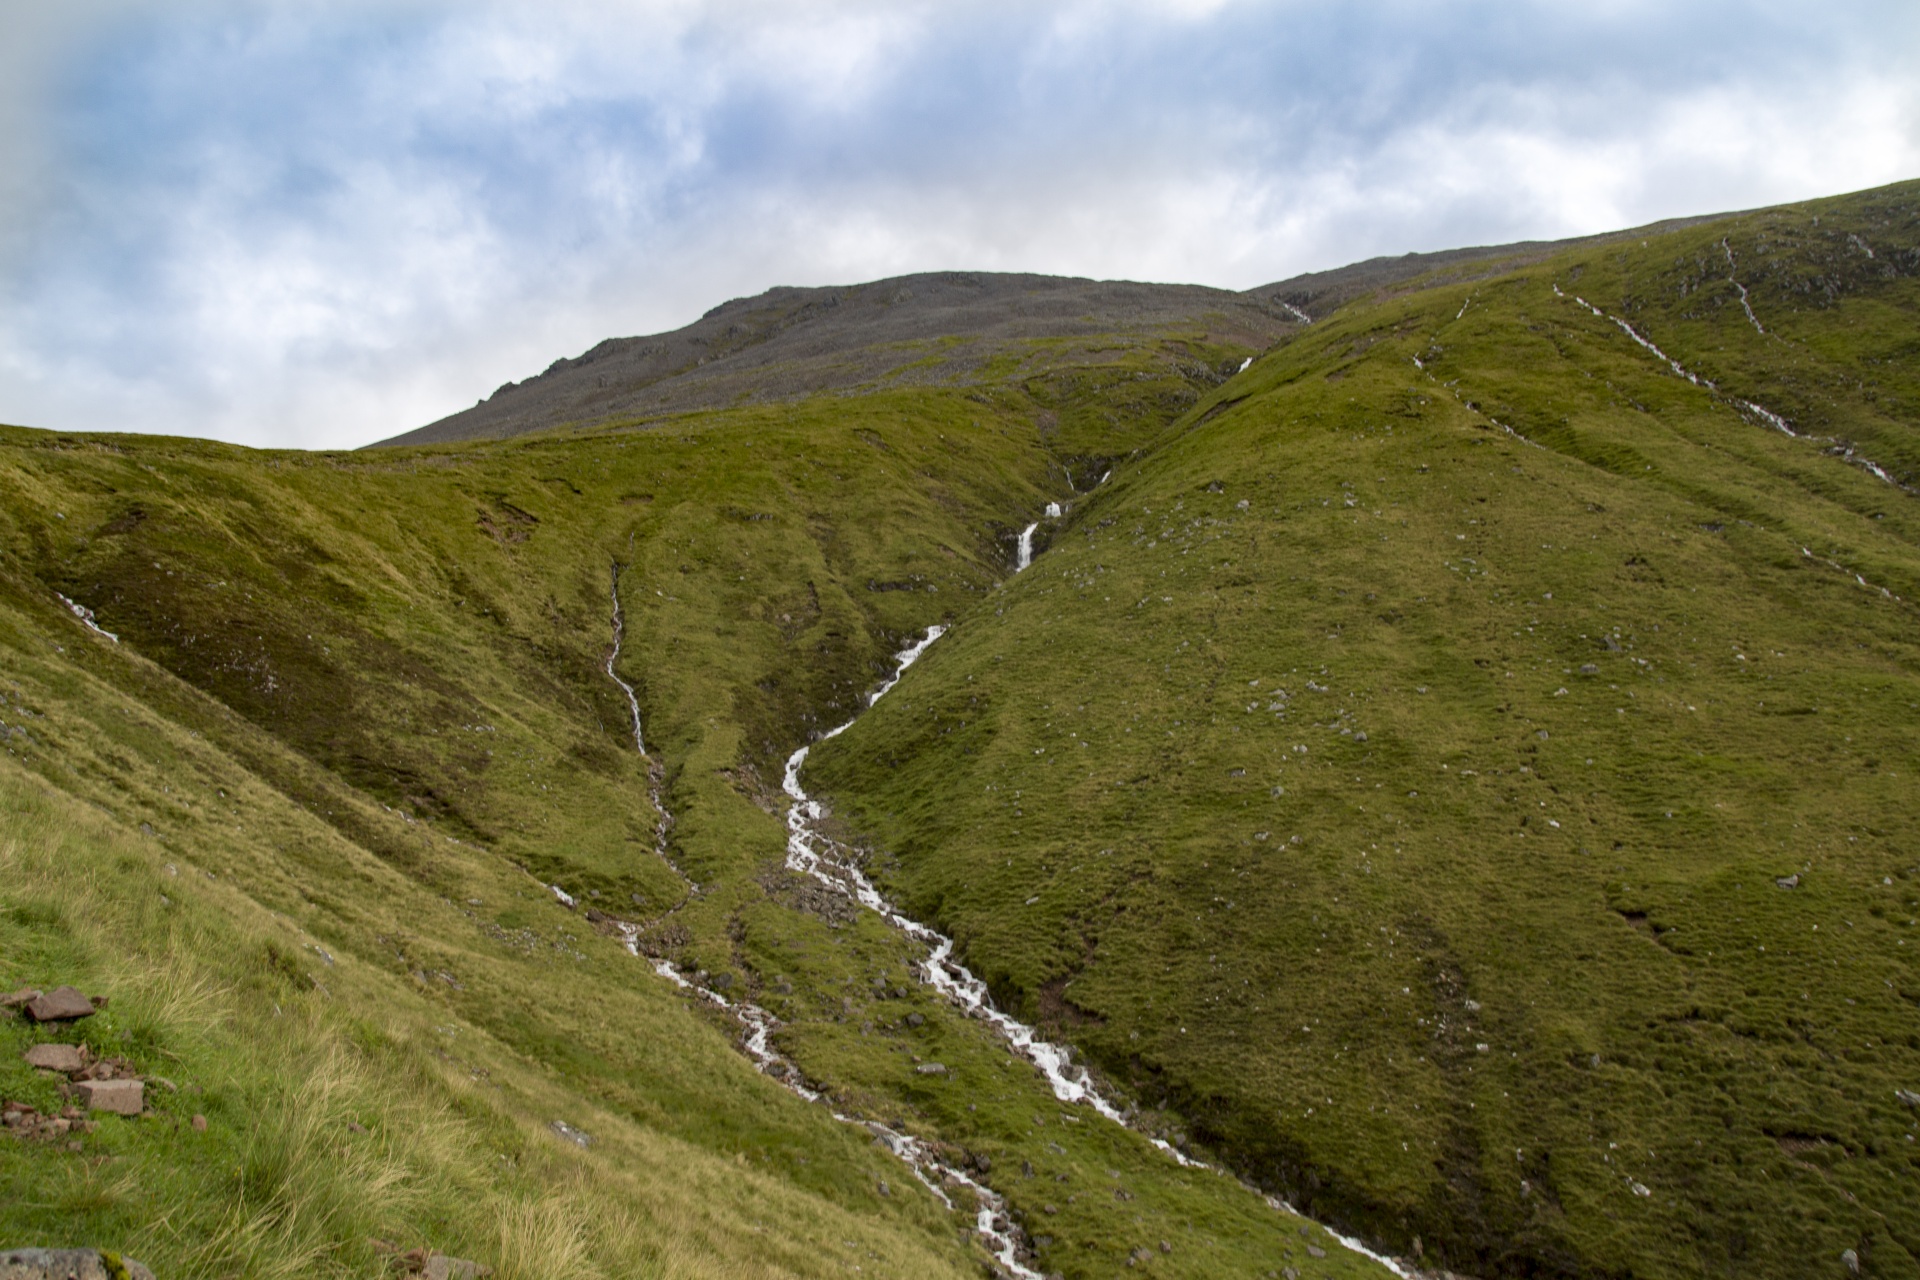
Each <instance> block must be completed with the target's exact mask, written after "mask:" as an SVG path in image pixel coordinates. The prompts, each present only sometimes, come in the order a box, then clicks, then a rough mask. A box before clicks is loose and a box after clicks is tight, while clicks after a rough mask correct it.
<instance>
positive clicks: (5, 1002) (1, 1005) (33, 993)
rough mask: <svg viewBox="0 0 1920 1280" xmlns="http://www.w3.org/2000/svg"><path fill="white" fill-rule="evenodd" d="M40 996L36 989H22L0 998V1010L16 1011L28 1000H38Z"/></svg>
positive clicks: (38, 990)
mask: <svg viewBox="0 0 1920 1280" xmlns="http://www.w3.org/2000/svg"><path fill="white" fill-rule="evenodd" d="M40 995H41V992H40V989H39V988H38V987H22V988H20V989H19V990H18V991H13V992H9V993H8V994H6V995H4V996H0V1009H18V1008H20V1007H21V1006H23V1005H25V1004H26V1003H27V1002H28V1001H30V1000H38V999H39V998H40Z"/></svg>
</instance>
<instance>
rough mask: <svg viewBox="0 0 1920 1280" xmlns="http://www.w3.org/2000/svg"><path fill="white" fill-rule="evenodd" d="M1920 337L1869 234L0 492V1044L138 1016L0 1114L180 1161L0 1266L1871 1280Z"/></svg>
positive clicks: (13, 466) (126, 455)
mask: <svg viewBox="0 0 1920 1280" xmlns="http://www.w3.org/2000/svg"><path fill="white" fill-rule="evenodd" d="M1916 277H1920V183H1906V184H1901V185H1898V186H1894V187H1889V188H1883V189H1880V190H1877V191H1871V192H1865V193H1861V194H1858V195H1853V196H1844V197H1838V198H1835V199H1831V200H1822V201H1812V202H1806V203H1803V204H1798V205H1792V206H1783V207H1781V208H1778V209H1770V210H1760V211H1754V212H1750V213H1744V214H1738V215H1730V216H1726V217H1720V218H1714V219H1703V220H1691V221H1687V222H1682V223H1676V224H1667V225H1664V226H1661V227H1655V228H1645V229H1640V230H1637V231H1634V232H1628V233H1620V234H1618V235H1615V236H1610V237H1599V238H1593V239H1590V240H1585V241H1580V242H1571V243H1565V244H1558V245H1526V246H1503V247H1498V248H1494V249H1488V250H1476V251H1463V252H1462V253H1461V254H1460V255H1454V256H1448V255H1438V256H1433V257H1427V258H1418V259H1413V260H1401V259H1393V260H1386V261H1384V262H1382V261H1376V262H1373V263H1365V264H1358V265H1357V266H1356V267H1354V268H1348V269H1346V271H1345V272H1344V273H1327V274H1325V275H1322V276H1319V277H1303V278H1301V279H1300V280H1297V281H1288V282H1280V283H1279V284H1276V285H1271V286H1266V287H1264V288H1262V289H1258V290H1251V291H1249V292H1248V293H1247V294H1244V295H1235V294H1230V293H1222V292H1220V291H1213V290H1202V289H1187V288H1180V287H1170V286H1147V285H1109V284H1095V283H1091V282H1085V281H1050V280H1045V279H1042V278H1037V277H1003V276H964V277H963V276H938V277H910V278H906V279H904V280H900V281H887V282H882V283H881V284H877V285H868V286H860V287H857V288H849V289H835V290H810V291H809V290H775V291H773V292H772V293H770V294H767V295H762V297H760V298H757V299H751V300H746V301H743V302H736V303H729V304H727V306H725V307H723V308H720V309H718V310H717V311H716V312H714V313H711V314H710V315H709V316H708V317H706V318H705V319H703V320H702V321H700V322H699V323H698V324H696V325H695V326H692V327H690V328H689V329H687V330H683V331H681V332H680V333H679V334H675V335H667V336H666V337H664V338H657V339H623V340H617V341H614V342H610V343H607V344H602V347H600V348H595V351H596V352H599V353H600V354H599V355H597V356H595V355H594V352H589V353H588V356H593V357H594V358H593V359H591V360H588V359H587V357H582V358H581V360H579V361H562V362H560V364H559V365H557V366H556V367H555V369H554V370H551V371H549V373H548V374H545V375H542V376H541V377H540V378H537V379H531V380H529V381H528V382H527V383H524V384H521V385H520V386H518V387H513V388H508V389H503V391H502V392H501V393H498V394H496V396H495V397H494V398H493V399H492V400H490V401H488V402H485V404H483V405H482V406H480V407H479V408H477V409H475V410H472V411H469V412H468V413H467V414H462V415H456V416H455V417H454V418H452V419H447V420H443V421H442V422H441V423H436V424H433V425H432V426H430V427H427V428H423V429H422V431H421V432H418V433H413V435H412V436H410V437H402V438H401V441H400V442H397V443H394V444H392V446H391V447H386V448H380V449H374V450H365V451H359V452H355V453H348V454H300V453H288V452H254V451H247V450H242V449H237V448H232V447H228V446H222V445H214V444H208V443H205V442H198V441H186V440H159V439H153V438H138V437H129V436H107V435H87V434H71V433H67V434H54V433H46V432H34V431H28V430H25V429H8V430H7V431H6V432H5V433H4V434H3V435H0V448H4V449H5V451H6V454H7V465H6V467H5V469H4V470H3V471H0V634H4V636H5V644H4V646H0V661H4V663H5V666H6V669H5V671H4V678H5V681H6V683H5V686H4V687H3V688H0V693H3V694H4V695H5V698H6V702H5V705H4V706H0V722H4V726H5V728H4V734H5V737H6V742H5V746H6V748H7V754H6V756H5V759H4V763H0V794H3V795H4V803H5V805H6V806H7V809H8V811H9V813H10V815H11V821H10V824H9V834H8V837H7V840H6V842H5V843H4V844H0V850H3V852H0V859H4V874H0V987H3V988H5V989H8V990H12V989H14V988H17V987H34V988H42V989H51V988H52V987H53V986H55V985H58V984H60V983H62V982H72V983H74V984H75V985H78V986H80V987H82V989H83V990H87V991H89V992H97V993H100V994H105V995H109V996H110V997H111V1001H110V1003H109V1004H108V1005H107V1006H106V1008H105V1009H104V1010H102V1011H101V1012H99V1013H97V1014H96V1015H94V1016H93V1017H92V1018H90V1019H88V1020H87V1021H85V1022H82V1023H79V1024H77V1026H76V1027H75V1028H73V1029H71V1030H65V1031H60V1030H48V1029H46V1028H45V1027H36V1026H33V1025H30V1024H28V1023H27V1022H25V1021H24V1020H22V1019H19V1018H14V1019H7V1020H0V1049H5V1050H7V1052H4V1053H0V1060H4V1061H3V1064H0V1096H4V1098H5V1099H7V1100H9V1101H20V1102H24V1103H26V1104H29V1105H32V1106H34V1107H36V1108H38V1109H39V1110H40V1111H41V1112H42V1113H49V1112H51V1111H53V1110H57V1108H58V1106H59V1105H60V1102H61V1099H60V1097H59V1095H58V1093H57V1091H56V1085H57V1084H58V1083H59V1082H58V1081H57V1080H55V1079H53V1078H51V1077H48V1076H46V1075H44V1074H39V1073H36V1072H35V1071H34V1070H33V1069H31V1068H30V1067H27V1066H26V1065H25V1064H23V1063H21V1062H20V1061H19V1054H20V1052H22V1051H24V1049H25V1048H26V1047H27V1045H28V1044H29V1043H30V1042H33V1041H36V1040H44V1039H49V1038H52V1039H61V1038H65V1039H87V1040H88V1042H89V1043H90V1044H91V1045H93V1046H94V1048H95V1049H96V1050H98V1051H99V1052H101V1053H103V1054H104V1053H108V1052H111V1053H113V1054H115V1055H118V1056H120V1057H122V1058H124V1059H125V1060H126V1062H127V1069H128V1070H131V1071H135V1072H137V1073H140V1074H142V1075H144V1076H146V1077H147V1079H148V1081H149V1084H148V1091H147V1093H148V1101H149V1106H150V1108H151V1111H152V1116H151V1118H148V1119H142V1120H139V1121H121V1120H117V1119H112V1118H108V1119H104V1120H102V1121H101V1122H100V1124H99V1127H98V1129H97V1130H96V1131H95V1132H92V1133H87V1134H84V1135H83V1136H81V1137H79V1138H75V1139H70V1140H71V1141H74V1142H77V1143H78V1144H79V1148H80V1149H79V1150H78V1151H70V1150H68V1149H67V1147H66V1145H65V1143H64V1142H61V1143H54V1142H43V1141H26V1140H20V1141H13V1140H9V1141H6V1142H0V1180H4V1184H5V1186H6V1187H7V1188H8V1191H9V1194H8V1195H7V1196H6V1197H5V1199H4V1206H5V1207H4V1208H0V1231H3V1232H4V1240H5V1241H6V1242H9V1243H11V1242H13V1241H15V1240H19V1241H21V1242H27V1241H33V1242H47V1243H58V1242H59V1240H58V1239H55V1237H59V1238H60V1239H67V1240H72V1239H74V1237H75V1235H76V1233H78V1234H80V1235H84V1236H85V1237H86V1238H87V1239H88V1240H94V1241H99V1242H101V1243H115V1244H116V1245H117V1246H119V1247H124V1248H126V1249H127V1250H128V1251H129V1252H131V1253H134V1254H135V1255H136V1256H140V1257H142V1258H143V1259H145V1260H147V1261H149V1262H150V1263H151V1264H153V1265H155V1266H156V1268H157V1269H159V1268H164V1270H162V1274H201V1273H206V1274H227V1273H230V1272H237V1271H242V1270H246V1269H252V1270H257V1271H260V1272H262V1273H269V1272H271V1273H277V1274H339V1275H349V1274H353V1275H358V1274H365V1273H366V1272H367V1271H368V1270H370V1269H372V1268H373V1267H375V1266H376V1265H378V1261H379V1257H380V1247H379V1246H376V1245H375V1244H373V1243H371V1241H374V1240H378V1241H382V1242H389V1243H391V1244H392V1245H394V1246H395V1247H398V1248H412V1247H416V1246H420V1247H433V1248H438V1249H444V1250H445V1251H446V1252H448V1253H452V1254H458V1255H460V1256H464V1257H469V1258H475V1259H478V1260H482V1261H485V1262H486V1263H488V1264H489V1265H492V1266H494V1267H496V1268H497V1269H498V1271H499V1273H500V1274H501V1275H503V1276H509V1277H510V1276H523V1275H524V1276H531V1275H552V1274H559V1273H565V1274H571V1275H583V1276H592V1275H612V1274H632V1273H633V1272H634V1270H635V1269H636V1268H638V1269H639V1270H640V1272H641V1273H642V1274H659V1275H675V1276H678V1275H690V1276H691V1275H709V1274H729V1275H732V1274H769V1275H772V1274H783V1275H784V1274H801V1275H812V1274H820V1275H826V1274H836V1275H838V1274H845V1273H846V1272H847V1270H848V1269H850V1268H852V1267H854V1266H859V1267H861V1268H863V1269H865V1270H866V1271H868V1272H877V1273H879V1274H886V1275H936V1274H949V1273H951V1274H979V1273H981V1272H982V1271H983V1270H992V1269H994V1268H999V1269H1001V1270H1003V1271H1010V1272H1013V1273H1015V1274H1018V1273H1020V1272H1021V1271H1025V1272H1027V1273H1031V1274H1059V1275H1062V1276H1100V1275H1112V1274H1116V1273H1118V1272H1119V1271H1121V1270H1123V1269H1128V1268H1134V1269H1142V1268H1144V1269H1145V1270H1147V1271H1149V1272H1150V1273H1154V1274H1166V1275H1186V1276H1220V1275H1249V1276H1264V1275H1269V1274H1286V1273H1289V1272H1291V1273H1293V1274H1296V1275H1298V1274H1307V1275H1313V1276H1316V1277H1318V1276H1320V1275H1322V1274H1325V1275H1335V1276H1360V1275H1378V1274H1382V1270H1381V1265H1380V1264H1379V1263H1378V1262H1377V1261H1376V1260H1375V1259H1374V1258H1372V1257H1370V1256H1369V1255H1368V1254H1367V1253H1366V1252H1362V1251H1357V1250H1355V1249H1353V1248H1349V1247H1347V1246H1346V1245H1345V1244H1343V1243H1342V1240H1341V1239H1340V1238H1337V1237H1336V1236H1335V1235H1333V1234H1331V1233H1330V1232H1329V1231H1328V1230H1327V1228H1328V1227H1331V1228H1332V1229H1333V1230H1334V1231H1337V1232H1338V1233H1340V1235H1341V1236H1344V1237H1346V1238H1348V1239H1349V1240H1352V1241H1354V1242H1357V1243H1363V1244H1364V1245H1365V1246H1366V1247H1367V1248H1368V1249H1370V1250H1372V1251H1373V1252H1375V1253H1380V1254H1389V1255H1393V1256H1395V1257H1398V1258H1400V1259H1401V1260H1402V1262H1401V1264H1400V1265H1402V1266H1403V1267H1404V1268H1407V1269H1416V1268H1417V1269H1424V1270H1426V1271H1427V1272H1429V1273H1431V1274H1436V1275H1437V1274H1441V1273H1442V1272H1453V1273H1457V1274H1468V1275H1475V1276H1489V1277H1490V1276H1568V1277H1616V1276H1668V1275H1700V1274H1712V1275H1717V1274H1727V1275H1740V1276H1780V1277H1789V1276H1796V1277H1797V1276H1804V1275H1821V1274H1833V1275H1845V1274H1849V1273H1850V1271H1857V1272H1858V1273H1859V1274H1866V1275H1889V1276H1893V1275H1912V1274H1915V1273H1916V1271H1917V1270H1920V1263H1917V1262H1916V1259H1920V1210H1916V1201H1915V1198H1914V1197H1913V1196H1912V1195H1911V1187H1912V1186H1913V1185H1914V1181H1915V1174H1916V1172H1920V1152H1916V1147H1915V1143H1914V1138H1913V1135H1914V1134H1915V1132H1916V1127H1917V1126H1920V1110H1917V1109H1916V1108H1920V1034H1916V1031H1915V1027H1916V1022H1915V1016H1916V1008H1915V1006H1916V1004H1920V964H1917V963H1916V956H1915V949H1916V948H1917V947H1920V936H1916V933H1915V930H1916V928H1920V926H1916V924H1915V918H1916V915H1920V857H1916V847H1917V845H1920V841H1917V840H1916V834H1917V833H1920V821H1917V820H1920V809H1917V807H1916V800H1915V796H1916V794H1917V793H1916V791H1915V788H1914V787H1913V785H1912V772H1913V770H1914V769H1915V768H1916V766H1917V765H1920V733H1917V732H1916V726H1920V716H1916V708H1920V651H1917V650H1916V647H1915V644H1914V634H1915V630H1914V622H1915V608H1916V602H1920V512H1917V511H1916V508H1915V505H1914V504H1915V501H1916V495H1915V492H1914V490H1915V489H1916V487H1920V431H1916V424H1920V346H1917V345H1916V339H1915V334H1916V333H1920V325H1916V311H1917V309H1920V285H1916ZM1290 308H1292V309H1297V310H1298V311H1299V312H1301V313H1302V314H1301V315H1295V314H1294V311H1293V310H1290ZM1309 321H1310V322H1309ZM730 330H731V332H729V331H730ZM703 357H705V363H701V360H702V358H703ZM601 379H605V380H606V381H605V383H604V385H603V384H602V382H601ZM435 433H437V434H435ZM1029 558H1030V562H1029ZM108 633H111V635H109V634H108ZM903 654H904V655H906V658H905V659H904V660H903V658H902V657H901V656H900V655H903ZM908 663H910V665H907V664H908ZM896 679H897V683H896ZM876 693H884V696H881V697H878V698H875V696H874V695H875V694H876ZM842 726H845V727H844V730H842ZM803 747H804V748H806V750H805V752H804V753H800V752H799V751H798V749H799V748H803ZM876 905H884V906H885V908H886V910H885V911H884V912H883V911H877V910H874V909H873V907H874V906H876ZM934 930H937V931H938V933H937V934H936V933H934V932H932V931H934ZM948 939H950V940H951V948H952V950H951V953H949V952H948V951H947V950H946V949H945V948H946V947H947V945H948V943H947V941H946V940H948ZM930 948H931V953H930ZM682 983H685V984H687V985H685V986H683V985H681V984H682ZM986 996H990V998H991V1007H990V1008H989V1007H987V1006H985V1005H983V1004H982V1003H981V1001H982V998H983V997H986ZM1016 1019H1017V1020H1018V1022H1013V1021H1010V1020H1016ZM1030 1037H1038V1038H1039V1043H1038V1044H1037V1045H1036V1044H1034V1043H1032V1041H1031V1039H1030ZM161 1077H164V1078H165V1080H166V1081H167V1084H159V1083H157V1082H158V1081H159V1079H160V1078H161ZM169 1085H171V1086H172V1087H171V1088H169V1087H168V1086H169ZM196 1115H198V1116H202V1117H203V1118H204V1119H205V1121H206V1122H207V1123H206V1126H205V1128H204V1129H202V1128H200V1127H198V1126H197V1125H195V1124H193V1123H190V1122H191V1121H192V1119H193V1117H194V1116H196ZM555 1122H559V1124H560V1125H561V1126H562V1127H560V1128H555V1127H554V1124H555ZM363 1131H364V1132H363ZM577 1137H584V1138H585V1139H586V1140H587V1145H584V1146H582V1145H580V1144H579V1143H578V1142H576V1141H575V1138H577ZM1203 1166H1204V1167H1203ZM1270 1197H1272V1198H1274V1199H1270ZM943 1200H944V1202H945V1203H943ZM1279 1200H1284V1201H1285V1202H1286V1204H1287V1205H1291V1206H1292V1208H1291V1209H1290V1208H1287V1207H1285V1206H1283V1205H1280V1204H1279V1203H1278V1201H1279ZM1294 1209H1297V1210H1299V1211H1300V1213H1302V1214H1305V1215H1306V1217H1300V1216H1296V1214H1295V1213H1294V1212H1293V1210H1294ZM982 1210H984V1215H985V1218H986V1220H987V1221H986V1227H985V1230H981V1229H979V1227H980V1222H979V1217H980V1213H981V1211H982ZM1313 1220H1317V1221H1318V1222H1319V1223H1321V1224H1325V1225H1324V1226H1321V1225H1314V1223H1313ZM996 1254H997V1255H998V1259H997V1260H996V1258H995V1257H994V1255H996Z"/></svg>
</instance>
